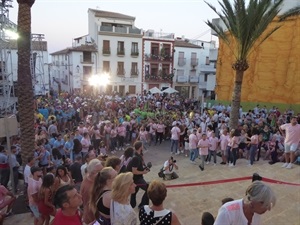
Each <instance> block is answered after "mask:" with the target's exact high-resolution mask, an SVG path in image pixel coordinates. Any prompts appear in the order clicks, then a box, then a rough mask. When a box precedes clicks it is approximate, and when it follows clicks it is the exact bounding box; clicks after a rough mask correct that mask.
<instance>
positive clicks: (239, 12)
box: [206, 0, 299, 128]
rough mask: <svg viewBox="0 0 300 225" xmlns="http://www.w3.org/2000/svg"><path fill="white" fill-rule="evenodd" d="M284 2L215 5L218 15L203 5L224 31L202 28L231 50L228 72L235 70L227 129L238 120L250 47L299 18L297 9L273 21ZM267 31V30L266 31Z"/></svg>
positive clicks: (241, 1) (240, 1)
mask: <svg viewBox="0 0 300 225" xmlns="http://www.w3.org/2000/svg"><path fill="white" fill-rule="evenodd" d="M283 1H284V0H278V1H276V2H275V3H273V2H274V1H273V0H263V1H261V0H250V2H249V4H248V6H247V7H246V3H245V0H234V2H233V4H231V3H230V0H222V2H221V1H219V4H220V6H221V9H222V10H221V12H218V11H217V9H216V8H215V7H214V6H212V5H211V4H210V3H208V2H206V4H207V5H208V6H209V7H210V8H211V9H212V10H213V11H214V12H215V13H217V15H218V16H219V17H220V19H221V20H222V22H223V23H224V26H225V29H223V27H222V26H221V25H219V24H213V23H212V22H210V21H206V24H207V25H208V26H209V27H210V28H211V29H212V30H214V31H215V32H216V33H217V35H218V37H219V38H220V39H221V41H223V42H224V43H225V44H226V45H227V46H229V48H230V49H231V51H232V53H233V55H234V57H235V62H234V63H233V64H232V68H233V69H234V70H235V79H234V87H233V93H232V100H231V112H230V122H229V127H230V128H237V126H238V119H239V108H240V104H241V91H242V83H243V76H244V72H245V71H246V70H247V69H248V68H249V64H248V57H249V54H250V53H251V50H253V48H254V46H255V47H257V46H259V45H261V44H262V43H263V42H264V41H265V40H266V39H267V38H268V37H270V36H271V35H272V34H273V33H274V32H275V31H276V30H278V29H279V28H280V27H281V26H282V24H280V23H281V22H282V21H284V20H286V19H287V18H289V17H290V16H294V15H299V7H295V8H294V9H292V10H290V11H288V12H286V13H285V14H283V15H281V16H280V19H279V20H275V18H276V17H277V16H278V14H279V12H280V9H281V6H282V3H283ZM272 22H275V26H274V27H273V26H272V28H271V29H269V27H270V26H269V25H270V24H271V23H272ZM267 28H268V30H267Z"/></svg>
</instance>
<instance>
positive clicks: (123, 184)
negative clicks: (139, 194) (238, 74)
mask: <svg viewBox="0 0 300 225" xmlns="http://www.w3.org/2000/svg"><path fill="white" fill-rule="evenodd" d="M135 187H136V185H135V183H134V182H133V174H132V173H131V172H127V173H122V174H119V175H118V176H117V177H116V178H115V179H114V181H113V184H112V192H111V198H112V201H111V205H110V220H111V224H113V225H137V224H138V222H137V215H136V213H135V211H134V210H133V208H132V207H131V205H130V203H129V196H130V195H131V194H133V193H135Z"/></svg>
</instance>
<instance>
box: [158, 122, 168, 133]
mask: <svg viewBox="0 0 300 225" xmlns="http://www.w3.org/2000/svg"><path fill="white" fill-rule="evenodd" d="M165 127H166V126H165V125H164V124H157V127H156V131H157V132H158V133H163V132H164V131H165Z"/></svg>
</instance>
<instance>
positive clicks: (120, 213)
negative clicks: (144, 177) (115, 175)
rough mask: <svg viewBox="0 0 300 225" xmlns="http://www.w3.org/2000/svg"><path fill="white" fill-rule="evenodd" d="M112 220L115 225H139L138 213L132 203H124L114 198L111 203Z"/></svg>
mask: <svg viewBox="0 0 300 225" xmlns="http://www.w3.org/2000/svg"><path fill="white" fill-rule="evenodd" d="M110 221H111V224H113V225H137V224H138V221H137V215H136V213H135V211H134V209H133V208H132V207H131V205H130V204H128V205H123V204H120V203H118V202H116V201H114V200H112V201H111V204H110Z"/></svg>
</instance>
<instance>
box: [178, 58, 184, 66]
mask: <svg viewBox="0 0 300 225" xmlns="http://www.w3.org/2000/svg"><path fill="white" fill-rule="evenodd" d="M185 64H186V58H178V66H184V65H185Z"/></svg>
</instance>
